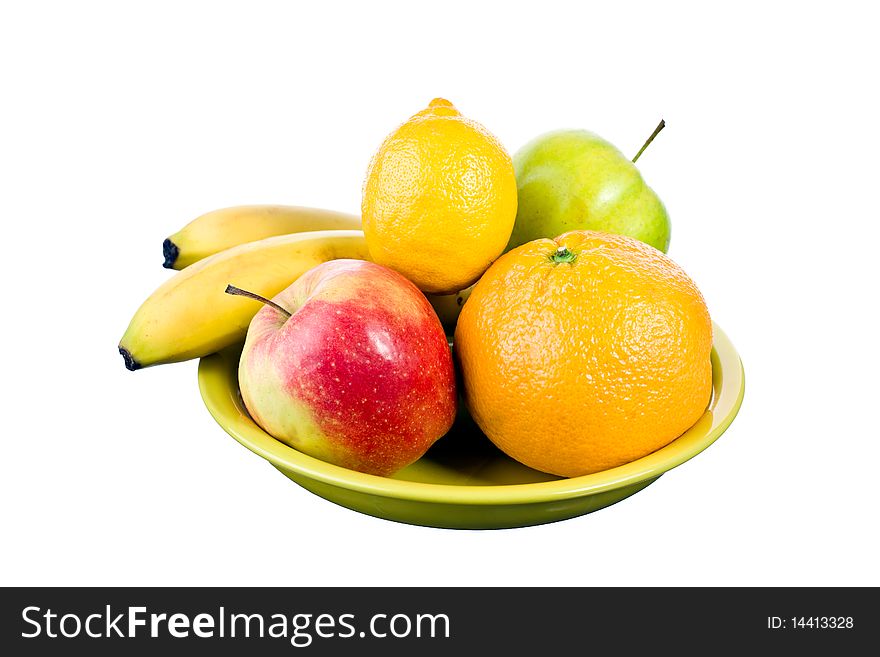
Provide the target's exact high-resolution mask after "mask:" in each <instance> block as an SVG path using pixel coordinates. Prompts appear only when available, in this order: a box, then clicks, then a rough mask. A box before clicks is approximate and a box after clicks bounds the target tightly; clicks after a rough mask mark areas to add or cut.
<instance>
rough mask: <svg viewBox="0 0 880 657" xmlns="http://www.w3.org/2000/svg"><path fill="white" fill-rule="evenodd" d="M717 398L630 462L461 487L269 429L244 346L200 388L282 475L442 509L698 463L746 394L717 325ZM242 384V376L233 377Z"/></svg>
mask: <svg viewBox="0 0 880 657" xmlns="http://www.w3.org/2000/svg"><path fill="white" fill-rule="evenodd" d="M712 327H713V346H712V356H711V357H712V390H713V392H712V399H711V400H710V402H709V406H708V407H707V409H706V413H704V414H703V416H702V417H701V418H700V419H699V420H698V421H697V422H696V424H694V425H693V426H692V427H691V428H690V429H688V430H687V431H685V432H684V433H683V434H682V435H681V436H679V437H678V438H676V439H675V440H673V441H672V442H671V443H669V444H668V445H666V446H665V447H661V448H660V449H658V450H657V451H655V452H652V453H651V454H648V455H647V456H643V457H642V458H639V459H636V460H635V461H631V462H629V463H626V464H624V465H620V466H617V467H615V468H610V469H608V470H602V471H600V472H594V473H591V474H587V475H581V476H579V477H569V478H563V479H558V480H554V481H546V482H536V483H525V484H489V485H470V484H466V485H455V484H435V483H425V482H415V481H406V480H403V479H392V478H388V477H381V476H378V475H372V474H366V473H363V472H357V471H355V470H349V469H348V468H343V467H341V466H337V465H333V464H332V463H327V462H325V461H321V460H320V459H317V458H314V457H312V456H309V455H307V454H304V453H302V452H299V451H297V450H296V449H294V448H293V447H290V446H289V445H286V444H285V443H282V442H281V441H279V440H277V439H276V438H273V437H272V436H271V435H269V434H268V433H266V432H265V431H263V429H262V428H260V427H259V426H258V425H257V424H256V423H254V421H253V420H252V419H251V418H250V416H248V415H245V414H243V413H242V412H241V411H240V410H239V409H238V407H237V405H236V398H237V397H238V386H237V384H236V385H234V386H230V376H229V371H230V368H231V367H232V366H233V365H234V367H235V370H237V363H238V353H239V351H240V345H237V346H235V347H230V348H228V349H225V350H223V351H221V352H218V353H216V354H212V355H210V356H207V357H205V358H202V359H201V361H200V362H199V368H198V379H199V391H200V393H201V395H202V399H203V401H204V402H205V406H206V407H207V409H208V412H209V413H210V414H211V416H212V417H213V418H214V419H215V420H216V421H217V423H218V424H220V426H221V427H223V429H224V430H225V431H226V432H227V433H228V434H229V435H231V436H232V437H233V438H234V439H235V440H236V441H238V442H239V443H241V444H242V445H244V446H245V447H247V448H248V449H249V450H251V451H252V452H254V453H255V454H258V455H259V456H262V457H263V458H264V459H266V460H267V461H269V462H270V463H271V464H272V465H274V466H275V467H276V468H279V469H280V470H282V471H289V472H293V473H296V474H297V475H299V476H301V477H306V478H309V479H313V480H315V481H317V482H320V483H323V484H327V485H331V486H336V487H339V488H343V489H347V490H350V491H354V492H358V493H362V494H367V495H375V496H379V497H387V498H397V499H404V500H412V501H420V502H432V503H440V504H468V505H498V504H505V505H512V504H533V503H539V502H553V501H560V500H565V499H570V498H575V497H584V496H588V495H595V494H597V493H603V492H605V491H609V490H614V489H617V488H622V487H626V486H632V485H635V484H638V483H641V482H644V481H646V480H649V479H655V478H657V477H659V476H660V475H661V474H663V473H664V472H667V471H669V470H671V469H673V468H675V467H677V466H679V465H681V464H682V463H684V462H686V461H688V460H690V459H691V458H693V457H694V456H696V455H697V454H699V453H700V452H702V451H703V450H704V449H706V448H707V447H708V446H709V445H711V444H712V443H713V442H715V441H716V440H717V439H718V438H719V437H720V436H721V434H722V433H724V431H725V430H726V429H727V428H728V427H729V426H730V424H731V423H732V422H733V420H734V418H735V417H736V415H737V413H738V412H739V409H740V407H741V405H742V401H743V397H744V395H745V371H744V369H743V365H742V361H741V360H740V357H739V354H738V353H737V352H736V349H735V348H734V346H733V343H732V342H731V341H730V339H729V338H728V337H727V335H726V334H725V333H724V331H722V330H721V328H720V327H719V326H718V325H717V324H715V323H714V322H713V324H712ZM232 378H233V379H235V377H232Z"/></svg>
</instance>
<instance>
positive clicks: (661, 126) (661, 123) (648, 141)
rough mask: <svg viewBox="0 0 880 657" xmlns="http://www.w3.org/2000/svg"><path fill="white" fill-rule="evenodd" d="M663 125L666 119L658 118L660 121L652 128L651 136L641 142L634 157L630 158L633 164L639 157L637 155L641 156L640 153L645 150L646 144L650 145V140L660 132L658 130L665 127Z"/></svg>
mask: <svg viewBox="0 0 880 657" xmlns="http://www.w3.org/2000/svg"><path fill="white" fill-rule="evenodd" d="M665 127H666V121H664V120H663V119H660V123H658V124H657V127H656V128H654V132H652V133H651V136H650V137H648V140H647V141H646V142H645V143H644V144H642V147H641V148H640V149H639V152H638V153H636V156H635V157H634V158H633V160H632V161H633V164H635V163H636V162H637V161H638V159H639V157H640V156H641V154H642V153H644V152H645V149H646V148H647V147H648V146H650V145H651V142H652V141H654V137H656V136H657V135H659V134H660V131H661V130H662V129H663V128H665Z"/></svg>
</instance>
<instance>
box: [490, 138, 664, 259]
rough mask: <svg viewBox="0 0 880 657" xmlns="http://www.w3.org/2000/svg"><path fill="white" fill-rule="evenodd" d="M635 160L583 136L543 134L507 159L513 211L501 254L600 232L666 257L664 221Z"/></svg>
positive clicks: (640, 152) (611, 147)
mask: <svg viewBox="0 0 880 657" xmlns="http://www.w3.org/2000/svg"><path fill="white" fill-rule="evenodd" d="M663 125H664V124H663V122H661V123H660V125H659V126H657V129H656V130H655V131H654V134H652V135H651V137H650V138H649V139H648V141H647V142H645V145H644V146H643V147H642V150H640V151H639V153H638V155H636V157H635V160H637V159H638V157H639V155H641V154H642V151H644V149H645V148H646V147H647V145H648V144H650V143H651V140H652V139H653V138H654V137H655V136H656V135H657V133H658V132H660V130H661V129H662V127H663ZM635 160H633V161H630V160H629V159H627V157H626V156H625V155H623V153H621V152H620V151H619V150H617V149H616V148H615V147H614V146H613V145H612V144H610V143H608V142H607V141H605V140H604V139H602V138H601V137H599V136H598V135H595V134H593V133H592V132H588V131H586V130H560V131H556V132H549V133H547V134H545V135H541V136H540V137H537V138H536V139H534V140H532V141H531V142H529V143H528V144H526V145H525V146H523V147H522V148H521V149H520V150H519V151H518V152H517V153H516V155H514V157H513V165H514V169H515V170H516V185H517V192H518V196H519V198H518V202H519V207H518V209H517V214H516V223H515V224H514V226H513V233H512V234H511V236H510V242H509V244H508V245H507V248H508V249H512V248H514V247H516V246H519V245H520V244H525V243H526V242H529V241H531V240H534V239H538V238H540V237H551V238H552V237H556V236H557V235H561V234H562V233H565V232H567V231H570V230H601V231H605V232H609V233H618V234H621V235H628V236H630V237H634V238H636V239H639V240H641V241H643V242H646V243H648V244H650V245H651V246H653V247H655V248H657V249H660V250H661V251H663V252H666V249H667V248H669V234H670V224H669V215H668V214H667V213H666V208H665V207H664V206H663V203H662V202H661V201H660V198H659V197H658V196H657V194H655V193H654V190H653V189H651V188H650V187H648V185H647V184H645V181H644V180H643V179H642V174H641V173H639V170H638V169H637V168H636V166H635V164H634V161H635Z"/></svg>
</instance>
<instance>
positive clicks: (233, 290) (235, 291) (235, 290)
mask: <svg viewBox="0 0 880 657" xmlns="http://www.w3.org/2000/svg"><path fill="white" fill-rule="evenodd" d="M226 294H231V295H233V296H236V297H247V298H248V299H253V300H254V301H259V302H261V303H265V304H266V305H267V306H271V307H272V308H274V309H275V310H277V311H278V312H281V313H284V314H285V315H286V316H287V317H290V315H291V312H290V311H289V310H287V309H286V308H282V307H281V306H279V305H278V304H277V303H275V302H274V301H270V300H269V299H267V298H266V297H261V296H260V295H259V294H254V293H253V292H248V291H247V290H242V289H241V288H240V287H235V286H234V285H227V286H226Z"/></svg>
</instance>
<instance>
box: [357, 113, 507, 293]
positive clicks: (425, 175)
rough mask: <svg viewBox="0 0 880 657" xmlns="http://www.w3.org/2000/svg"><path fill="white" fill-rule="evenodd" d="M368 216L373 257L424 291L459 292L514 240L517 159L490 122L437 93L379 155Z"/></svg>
mask: <svg viewBox="0 0 880 657" xmlns="http://www.w3.org/2000/svg"><path fill="white" fill-rule="evenodd" d="M361 216H362V221H363V226H364V234H365V236H366V240H367V247H368V248H369V251H370V256H371V257H372V258H373V260H375V261H376V262H378V263H379V264H382V265H385V266H386V267H390V268H391V269H394V270H396V271H398V272H400V273H401V274H403V275H404V276H406V277H407V278H409V279H410V280H411V281H412V282H413V283H415V284H416V285H417V286H418V287H419V288H420V289H421V290H423V291H424V292H430V293H434V294H451V293H454V292H458V291H459V290H463V289H464V288H466V287H468V286H469V285H471V284H472V283H473V282H474V281H476V280H477V279H478V278H479V277H480V275H481V274H482V273H483V272H484V271H486V268H487V267H488V266H489V265H490V264H491V263H492V261H493V260H495V258H497V257H498V256H499V255H501V252H502V251H503V250H504V248H505V247H506V246H507V241H508V240H509V239H510V233H511V232H512V231H513V222H514V220H515V219H516V178H515V177H514V173H513V162H512V161H511V159H510V155H508V153H507V151H506V150H504V147H503V146H502V145H501V143H500V142H499V141H498V140H497V139H496V138H495V137H493V136H492V135H491V134H490V133H489V132H488V131H487V130H486V129H485V128H484V127H483V126H482V125H480V124H479V123H477V122H475V121H471V120H470V119H466V118H465V117H463V116H462V115H461V114H460V113H459V111H458V110H457V109H455V107H453V105H452V103H450V102H449V101H448V100H444V99H442V98H435V99H434V100H432V101H431V104H430V105H429V106H428V107H427V109H424V110H422V111H421V112H419V113H418V114H416V115H415V116H413V117H412V118H410V119H409V121H407V122H406V123H404V124H403V125H401V126H400V127H399V128H397V130H395V131H394V132H392V133H391V134H390V135H388V137H387V138H386V139H385V141H384V142H383V143H382V145H381V146H380V147H379V150H378V151H377V152H376V154H375V155H374V156H373V159H372V161H371V162H370V167H369V169H368V170H367V177H366V181H365V182H364V188H363V203H362V205H361Z"/></svg>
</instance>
